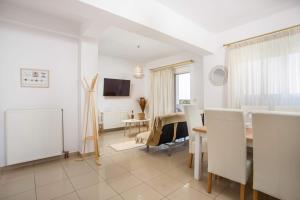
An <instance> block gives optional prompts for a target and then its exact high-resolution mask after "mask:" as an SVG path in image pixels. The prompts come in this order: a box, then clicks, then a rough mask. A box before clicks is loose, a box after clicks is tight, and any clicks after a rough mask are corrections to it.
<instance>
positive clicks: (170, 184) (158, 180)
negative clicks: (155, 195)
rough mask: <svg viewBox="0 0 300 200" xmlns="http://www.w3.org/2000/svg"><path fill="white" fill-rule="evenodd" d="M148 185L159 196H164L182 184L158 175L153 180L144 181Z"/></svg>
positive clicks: (166, 176) (168, 177)
mask: <svg viewBox="0 0 300 200" xmlns="http://www.w3.org/2000/svg"><path fill="white" fill-rule="evenodd" d="M146 183H147V184H148V185H150V186H151V187H152V188H154V189H155V190H156V191H158V192H159V193H160V194H162V195H164V196H166V195H168V194H170V193H171V192H174V191H175V190H177V189H179V188H180V187H182V186H183V183H182V182H180V181H178V180H177V179H174V178H172V177H170V176H168V175H160V176H157V177H155V178H153V179H150V180H148V181H146Z"/></svg>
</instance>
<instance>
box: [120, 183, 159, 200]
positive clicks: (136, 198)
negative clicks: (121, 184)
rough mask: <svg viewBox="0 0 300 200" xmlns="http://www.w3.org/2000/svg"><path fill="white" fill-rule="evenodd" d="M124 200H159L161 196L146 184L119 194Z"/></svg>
mask: <svg viewBox="0 0 300 200" xmlns="http://www.w3.org/2000/svg"><path fill="white" fill-rule="evenodd" d="M121 195H122V197H123V199H125V200H159V199H162V198H163V196H162V195H161V194H159V193H158V192H156V191H155V190H153V189H152V188H151V187H149V186H148V185H146V184H141V185H139V186H137V187H134V188H132V189H130V190H128V191H126V192H124V193H122V194H121Z"/></svg>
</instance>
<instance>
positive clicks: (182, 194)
mask: <svg viewBox="0 0 300 200" xmlns="http://www.w3.org/2000/svg"><path fill="white" fill-rule="evenodd" d="M167 198H168V199H170V200H183V199H184V200H199V199H201V200H211V199H212V198H210V197H208V196H207V195H205V194H203V193H201V192H199V191H197V190H194V189H192V188H190V187H186V186H184V187H182V188H180V189H179V190H177V191H176V192H174V193H172V194H170V195H168V196H167Z"/></svg>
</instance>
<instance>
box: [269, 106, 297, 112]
mask: <svg viewBox="0 0 300 200" xmlns="http://www.w3.org/2000/svg"><path fill="white" fill-rule="evenodd" d="M273 110H274V111H282V112H299V113H300V106H274V107H273Z"/></svg>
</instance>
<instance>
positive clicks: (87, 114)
mask: <svg viewBox="0 0 300 200" xmlns="http://www.w3.org/2000/svg"><path fill="white" fill-rule="evenodd" d="M98 79H99V74H96V75H95V76H94V78H93V79H92V82H91V84H89V83H88V81H87V79H86V78H84V79H83V86H84V89H85V91H86V101H85V106H84V122H83V123H84V124H83V130H84V138H83V153H82V157H83V158H84V156H85V155H86V146H87V142H88V141H93V143H94V153H95V160H96V164H97V165H100V152H99V145H98V120H97V106H96V100H95V93H96V89H97V82H98ZM89 123H90V124H91V130H92V133H88V130H89V129H88V125H89Z"/></svg>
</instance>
